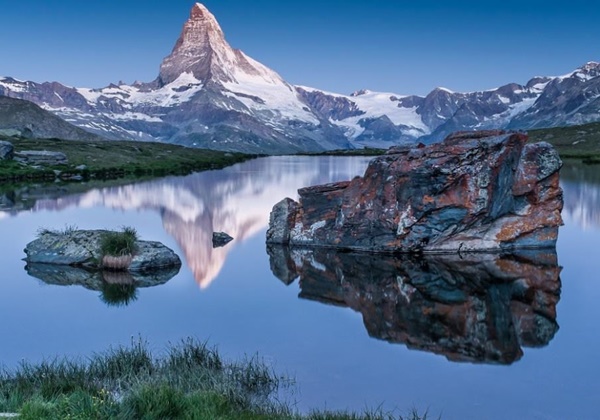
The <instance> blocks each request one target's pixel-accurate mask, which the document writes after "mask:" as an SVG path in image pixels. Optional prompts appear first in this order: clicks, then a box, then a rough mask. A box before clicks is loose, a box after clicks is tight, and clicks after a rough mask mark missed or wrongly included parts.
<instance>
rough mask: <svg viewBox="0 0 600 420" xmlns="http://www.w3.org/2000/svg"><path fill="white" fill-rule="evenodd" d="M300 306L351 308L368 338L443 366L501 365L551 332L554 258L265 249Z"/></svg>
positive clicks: (538, 253)
mask: <svg viewBox="0 0 600 420" xmlns="http://www.w3.org/2000/svg"><path fill="white" fill-rule="evenodd" d="M267 250H268V253H269V255H270V257H271V269H272V270H273V273H274V274H275V275H276V276H277V277H278V278H279V279H281V280H282V281H283V282H284V283H285V284H291V283H292V282H294V280H295V279H298V278H299V287H300V294H299V296H300V298H303V299H310V300H314V301H318V302H321V303H326V304H330V305H334V306H342V307H348V308H352V309H353V310H355V311H357V312H359V313H360V314H361V315H362V318H363V322H364V325H365V328H366V329H367V331H368V333H369V336H371V337H374V338H378V339H381V340H385V341H388V342H390V343H401V344H405V345H406V346H408V347H409V348H411V349H418V350H423V351H428V352H433V353H437V354H441V355H444V356H445V357H446V358H448V359H449V360H453V361H462V362H476V363H492V364H510V363H513V362H514V361H516V360H518V359H520V358H521V356H522V355H523V350H522V348H521V347H522V346H525V347H541V346H545V345H547V344H548V343H549V342H550V341H551V340H552V338H553V337H554V335H555V334H556V332H557V331H558V324H557V322H556V317H557V315H556V306H557V304H558V301H559V299H560V289H561V283H560V271H561V268H560V267H559V266H558V263H557V257H556V251H555V250H554V249H544V250H522V251H520V252H519V253H518V254H504V255H503V254H501V253H470V254H465V255H458V254H445V255H422V256H418V257H414V256H411V255H394V256H391V255H386V254H372V253H355V252H338V251H337V250H335V249H325V248H302V247H292V248H290V247H287V246H282V245H275V244H273V245H268V247H267Z"/></svg>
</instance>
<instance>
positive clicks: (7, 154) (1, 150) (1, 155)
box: [0, 141, 15, 160]
mask: <svg viewBox="0 0 600 420" xmlns="http://www.w3.org/2000/svg"><path fill="white" fill-rule="evenodd" d="M14 150H15V148H14V146H13V145H12V143H10V142H8V141H0V160H12V158H13V154H14Z"/></svg>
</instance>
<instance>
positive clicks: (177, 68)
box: [159, 3, 233, 85]
mask: <svg viewBox="0 0 600 420" xmlns="http://www.w3.org/2000/svg"><path fill="white" fill-rule="evenodd" d="M215 54H217V55H219V56H221V60H222V59H223V56H231V55H232V54H233V52H232V50H231V47H230V46H229V45H228V44H227V42H226V41H225V35H224V34H223V30H222V29H221V26H220V25H219V23H218V22H217V19H216V18H215V17H214V16H213V14H212V13H210V11H209V10H208V9H207V8H206V7H205V6H204V5H203V4H201V3H196V4H194V6H193V7H192V11H191V12H190V17H189V19H188V20H187V22H185V24H184V25H183V29H182V31H181V35H180V37H179V39H178V40H177V43H176V44H175V47H173V51H172V52H171V54H170V55H169V56H168V57H166V58H165V59H164V60H163V62H162V64H161V66H160V75H159V79H160V82H161V84H163V85H166V84H169V83H171V82H173V81H175V80H176V79H177V78H178V77H179V76H180V75H181V74H183V73H186V72H187V73H192V74H193V75H194V77H196V79H198V80H200V81H202V82H206V81H207V80H208V79H210V78H211V76H212V71H211V70H212V69H211V68H212V67H213V64H214V63H213V61H215V60H214V58H215V57H214V56H215ZM217 61H218V60H217Z"/></svg>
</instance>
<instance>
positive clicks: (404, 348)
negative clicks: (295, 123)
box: [0, 157, 600, 419]
mask: <svg viewBox="0 0 600 420" xmlns="http://www.w3.org/2000/svg"><path fill="white" fill-rule="evenodd" d="M368 160H369V159H367V158H359V157H352V158H347V157H322V158H321V157H319V158H309V157H306V158H303V157H293V158H290V157H271V158H264V159H258V160H254V161H250V162H246V163H244V164H240V165H236V166H234V167H230V168H227V169H224V170H220V171H212V172H204V173H200V174H195V175H191V176H188V177H172V178H165V179H161V180H156V181H151V182H144V183H138V184H134V185H128V186H122V187H107V188H99V189H94V190H91V191H88V192H84V193H79V194H71V195H63V194H62V192H61V190H60V188H57V189H55V191H51V192H48V191H37V190H35V189H33V190H32V189H29V190H21V191H17V192H16V193H15V194H5V195H3V196H2V195H0V209H2V211H1V212H0V238H1V245H0V247H2V252H1V253H0V266H1V267H2V275H1V279H0V319H1V320H2V321H1V322H0V336H1V337H2V340H3V342H2V346H1V347H0V362H2V363H3V364H4V365H5V366H8V367H12V366H15V365H16V364H17V363H18V362H19V361H20V360H22V359H27V360H30V361H39V360H42V359H44V358H48V357H53V356H56V355H83V356H85V355H91V354H92V353H94V352H98V351H102V350H105V349H106V348H108V347H109V346H110V345H115V344H128V343H130V342H131V339H132V337H134V338H136V337H138V336H141V337H143V338H145V339H147V340H148V341H149V343H150V344H151V346H152V348H154V349H156V350H157V351H160V350H164V348H165V347H166V345H167V344H168V343H169V342H177V341H179V340H181V339H183V338H185V337H190V336H191V337H196V338H198V339H200V340H203V341H204V340H208V341H209V342H210V343H212V344H214V345H216V346H217V347H218V348H219V349H220V350H221V352H222V353H223V354H224V355H225V356H226V357H228V358H231V359H237V358H243V357H245V356H253V355H255V354H258V355H259V356H261V357H263V358H264V359H265V360H266V361H267V362H268V363H269V364H271V365H272V366H273V367H274V369H275V370H276V371H278V372H280V373H284V374H289V375H291V376H293V377H295V379H296V381H297V383H298V387H297V391H295V392H294V394H293V395H291V397H290V399H291V400H292V401H296V402H297V406H298V408H299V409H301V410H308V409H309V408H328V409H356V410H362V409H364V408H369V407H370V408H373V407H378V406H380V405H382V406H383V407H386V408H390V409H393V408H398V409H399V410H400V412H405V411H407V410H409V409H410V408H412V407H416V408H418V409H419V410H421V411H424V410H425V409H428V410H429V413H430V414H432V415H434V416H435V417H437V415H440V414H441V415H442V418H443V419H567V418H568V419H595V418H596V419H597V418H599V416H600V403H599V402H598V389H600V383H599V382H600V380H599V378H600V362H598V355H599V354H600V335H599V334H598V328H597V327H596V325H597V322H598V320H600V305H599V304H598V302H600V285H599V284H597V276H598V273H600V254H599V252H600V251H599V250H600V168H598V169H596V168H595V167H566V168H565V169H564V170H563V188H564V191H565V210H564V212H563V217H564V219H565V226H564V227H562V228H561V231H560V236H559V243H558V248H557V254H553V253H537V254H536V253H533V254H528V255H522V256H518V257H503V258H501V259H498V258H491V257H483V256H482V257H481V258H479V257H477V259H476V260H472V259H471V260H469V259H468V258H467V259H466V260H460V259H458V260H457V259H452V258H446V259H443V258H438V259H426V260H420V261H414V260H410V259H402V260H390V259H386V258H380V257H377V258H375V257H373V258H365V257H364V256H355V255H352V254H346V255H334V254H328V253H318V252H317V253H308V252H303V253H298V252H291V253H290V252H287V251H286V250H285V249H277V248H275V249H269V252H267V247H266V246H265V231H266V228H267V224H268V216H269V212H270V210H271V207H272V206H273V205H274V204H275V203H276V202H278V201H279V200H281V199H282V198H284V197H286V196H289V197H294V198H295V197H296V190H297V189H298V188H300V187H304V186H308V185H312V184H319V183H324V182H331V181H337V180H344V179H351V178H352V177H354V176H356V175H360V174H362V173H363V171H364V169H365V167H366V165H367V162H368ZM66 225H76V226H77V227H79V228H82V229H97V228H110V229H116V228H119V227H120V226H133V227H135V228H136V229H137V230H138V232H139V234H140V236H141V237H142V238H143V239H148V240H157V241H161V242H163V243H164V244H166V245H167V246H169V247H170V248H172V249H174V250H175V251H176V252H177V253H178V254H179V255H180V257H181V258H182V260H183V262H184V264H183V267H182V268H181V270H180V271H179V273H178V274H177V275H176V276H175V277H173V278H172V279H171V280H169V281H168V282H166V283H164V284H162V285H156V286H153V287H142V288H139V289H138V290H137V291H136V295H135V297H134V298H135V300H133V301H132V302H130V303H129V305H127V306H123V305H121V306H119V305H109V304H107V303H105V302H106V301H107V300H109V299H107V297H106V292H103V291H102V286H101V285H99V284H97V283H94V282H90V281H88V282H85V279H83V280H84V283H85V287H84V286H83V285H76V284H72V285H68V284H67V283H68V282H66V281H65V282H62V280H60V278H58V280H57V278H51V279H50V278H45V279H38V278H36V277H33V276H32V275H36V272H35V271H32V270H31V269H30V272H31V274H32V275H29V274H28V272H27V271H26V270H25V263H24V262H23V261H22V258H23V257H24V253H23V248H24V247H25V245H26V244H27V243H28V242H29V241H31V240H32V239H33V238H35V236H36V231H37V230H38V229H39V228H40V227H44V228H53V229H61V228H64V227H65V226H66ZM213 230H214V231H225V232H227V233H229V234H230V235H231V236H233V237H234V238H235V240H234V241H233V242H231V243H230V244H228V245H227V246H226V247H224V248H218V249H213V248H212V245H211V235H212V232H213ZM559 266H560V267H563V269H562V272H560V268H559ZM559 272H560V278H559V277H558V274H559ZM38 275H39V273H38ZM41 277H43V276H41ZM59 277H60V276H59ZM297 277H299V279H298V278H297ZM44 280H45V281H44ZM61 282H62V283H63V284H62V285H61V284H60V283H61ZM73 282H74V281H73V280H72V279H71V283H73ZM57 283H58V284H57ZM288 283H289V284H288ZM149 286H150V285H149Z"/></svg>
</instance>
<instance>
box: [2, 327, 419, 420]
mask: <svg viewBox="0 0 600 420" xmlns="http://www.w3.org/2000/svg"><path fill="white" fill-rule="evenodd" d="M290 386H293V381H291V380H290V379H287V378H285V377H281V376H278V375H277V374H276V373H275V372H273V370H272V369H271V368H270V367H268V366H267V365H266V364H264V363H263V362H262V361H261V360H260V359H258V358H257V357H253V358H250V359H247V360H245V361H243V362H228V361H225V360H223V358H222V357H221V356H220V355H219V353H218V352H217V351H216V350H215V349H214V348H210V347H208V346H207V344H206V343H200V342H197V341H195V340H191V339H188V340H185V341H182V342H181V343H179V344H177V345H174V346H171V347H170V348H169V349H168V351H167V352H166V353H165V354H163V355H161V356H158V357H157V356H155V355H154V354H152V352H151V351H150V350H149V349H148V344H147V343H145V342H144V341H141V340H137V341H133V342H132V344H131V345H130V346H128V347H116V348H112V349H110V350H108V351H107V352H105V353H100V354H95V355H94V356H93V357H91V358H90V359H86V360H68V359H55V360H51V361H46V362H42V363H39V364H35V365H34V364H29V363H27V362H22V363H21V364H20V365H19V366H18V367H17V368H16V369H14V370H10V371H9V370H4V371H3V372H1V373H0V412H9V413H18V414H20V417H19V418H21V419H24V420H27V419H57V418H63V419H67V418H68V419H148V420H151V419H157V420H158V419H175V418H177V419H210V420H219V419H222V420H230V419H231V420H234V419H242V420H244V419H247V420H269V419H291V420H304V419H306V420H328V419H331V420H345V419H348V420H363V419H364V420H394V419H398V420H401V419H407V420H408V419H410V420H424V419H427V418H428V416H427V414H424V415H423V416H420V415H419V414H418V413H417V412H416V411H415V410H413V411H411V412H410V413H408V414H407V415H406V416H403V415H400V414H396V413H388V412H384V411H383V410H381V409H379V410H374V411H372V412H366V413H362V414H357V413H348V412H318V411H315V412H312V413H309V414H300V413H298V412H297V411H296V410H295V409H293V408H292V407H293V406H292V405H290V404H288V403H285V402H281V401H278V400H277V396H278V393H279V391H280V390H281V389H285V388H286V387H290Z"/></svg>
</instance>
